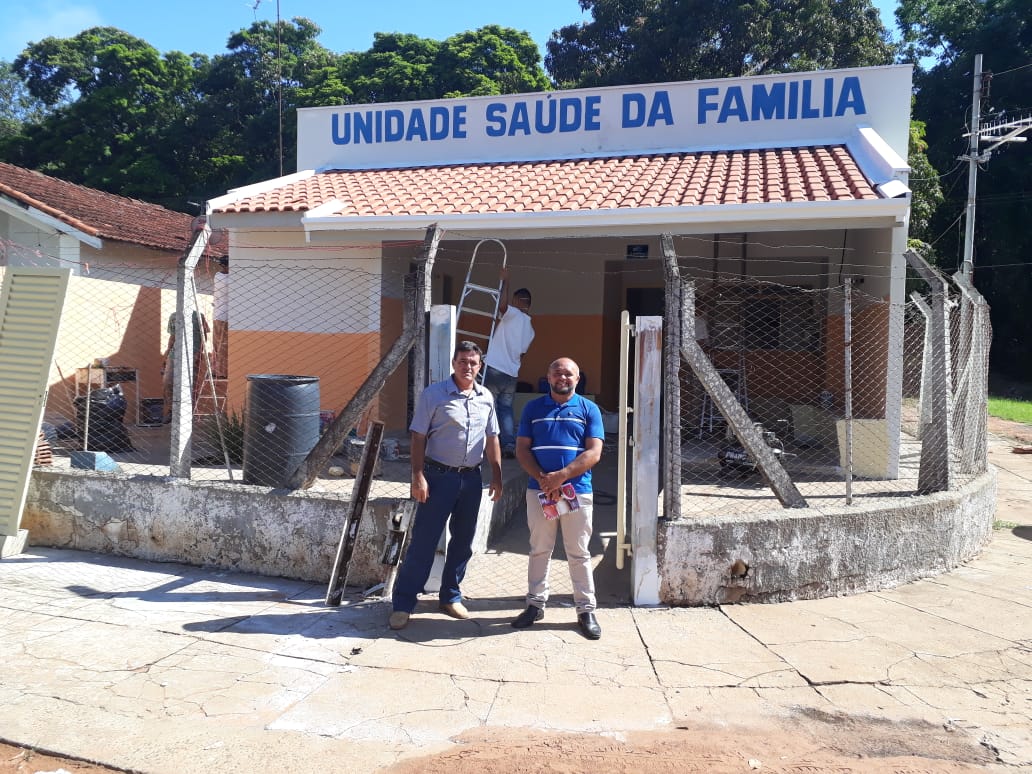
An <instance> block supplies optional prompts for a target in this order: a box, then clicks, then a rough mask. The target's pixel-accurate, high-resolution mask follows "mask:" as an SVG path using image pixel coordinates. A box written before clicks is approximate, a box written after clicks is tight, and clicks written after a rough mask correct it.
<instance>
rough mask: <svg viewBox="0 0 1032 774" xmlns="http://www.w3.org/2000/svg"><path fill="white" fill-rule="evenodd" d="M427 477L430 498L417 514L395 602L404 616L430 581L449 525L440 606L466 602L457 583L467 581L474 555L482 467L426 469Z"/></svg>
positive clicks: (396, 586) (394, 598)
mask: <svg viewBox="0 0 1032 774" xmlns="http://www.w3.org/2000/svg"><path fill="white" fill-rule="evenodd" d="M423 475H425V476H426V483H427V485H428V486H429V488H430V495H429V496H428V497H427V499H426V502H425V503H420V505H419V508H418V509H417V510H416V517H415V520H414V521H415V523H414V524H413V525H412V539H411V541H410V542H409V547H408V551H407V552H406V553H405V561H403V562H402V563H401V570H400V571H399V572H398V578H397V580H396V581H395V584H394V595H393V598H392V602H393V604H394V610H396V611H403V612H406V613H411V612H412V611H413V610H415V609H416V599H417V595H418V594H419V593H420V592H421V591H422V590H423V586H424V585H425V584H426V581H427V578H429V577H430V570H431V569H432V568H433V564H434V554H435V553H436V552H437V544H438V543H439V542H440V540H441V534H442V533H443V532H444V525H445V524H448V533H449V535H450V536H451V539H450V540H449V541H448V552H447V554H446V555H445V559H444V572H443V573H442V575H441V591H440V600H441V602H442V603H450V602H461V601H462V592H460V591H459V583H461V582H462V579H463V577H465V575H466V565H467V564H469V558H470V557H471V556H472V555H473V536H474V534H475V532H476V529H477V514H478V513H479V511H480V495H481V492H482V490H483V483H482V481H481V479H480V469H479V468H477V469H475V470H467V471H466V472H464V473H451V472H442V471H438V470H435V469H433V468H429V467H427V468H425V469H424V471H423ZM449 516H451V520H450V521H449V519H448V517H449Z"/></svg>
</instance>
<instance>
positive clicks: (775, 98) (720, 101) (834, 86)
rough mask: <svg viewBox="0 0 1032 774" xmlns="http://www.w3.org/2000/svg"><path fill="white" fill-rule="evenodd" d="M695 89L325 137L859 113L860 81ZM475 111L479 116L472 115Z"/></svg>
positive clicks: (368, 139) (383, 138) (365, 113)
mask: <svg viewBox="0 0 1032 774" xmlns="http://www.w3.org/2000/svg"><path fill="white" fill-rule="evenodd" d="M711 83H714V85H706V86H702V85H700V87H699V88H697V89H695V90H694V100H693V99H692V98H691V97H690V96H689V97H688V98H687V99H686V98H685V97H684V96H683V93H682V92H678V95H680V98H679V99H675V98H673V97H672V96H671V92H670V91H667V90H665V89H656V90H652V91H647V92H646V91H641V92H633V91H632V92H624V93H614V92H603V93H600V94H583V93H578V94H574V95H570V96H562V95H557V94H544V95H542V96H540V97H535V98H532V99H531V98H524V99H519V100H515V101H506V102H502V101H498V102H487V103H483V102H477V103H475V104H472V105H471V104H469V103H466V102H461V101H455V102H449V103H445V104H437V105H432V106H426V105H413V106H411V107H404V106H401V107H385V108H373V107H369V108H365V109H357V110H350V111H346V112H335V113H334V114H333V115H332V117H331V121H330V132H331V137H332V141H333V143H334V144H335V145H362V144H366V145H373V144H378V143H415V142H434V141H439V140H463V139H467V138H469V137H471V136H474V135H476V134H480V135H482V136H483V137H487V138H497V137H527V136H532V135H549V134H553V133H561V134H569V133H573V132H599V131H602V130H603V129H604V128H606V127H607V126H608V125H613V126H615V127H618V128H619V129H625V130H626V129H638V128H652V127H656V126H678V125H690V124H693V123H694V124H697V125H700V126H701V125H707V124H718V125H719V124H731V123H754V122H763V121H806V120H808V119H815V118H832V117H835V118H837V117H842V116H846V115H855V116H862V115H864V114H866V112H867V108H866V104H865V101H864V94H863V89H862V86H861V83H860V79H859V78H857V77H855V76H848V77H844V78H841V79H839V78H834V77H826V78H805V79H799V80H788V81H779V82H773V83H764V82H759V83H753V84H748V85H742V84H730V85H720V84H719V83H718V82H711ZM474 110H475V111H482V113H480V115H476V114H474V113H473V112H472V111H474Z"/></svg>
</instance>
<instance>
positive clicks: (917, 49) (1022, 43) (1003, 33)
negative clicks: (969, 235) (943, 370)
mask: <svg viewBox="0 0 1032 774" xmlns="http://www.w3.org/2000/svg"><path fill="white" fill-rule="evenodd" d="M896 18H897V21H898V22H899V26H900V30H901V31H902V33H903V40H904V44H905V46H906V48H905V56H906V57H908V58H909V59H910V60H911V61H915V62H918V61H919V60H918V59H917V58H918V57H922V56H933V57H935V60H934V62H933V64H932V65H931V66H930V67H927V69H926V68H924V67H919V68H918V71H917V73H916V75H915V86H916V88H917V102H916V105H915V110H914V112H915V118H916V119H918V120H920V121H923V122H924V123H925V124H926V127H927V133H926V140H927V143H928V153H927V155H928V159H929V161H930V162H931V164H932V165H933V166H934V167H936V168H937V169H939V170H944V171H945V172H946V178H945V180H944V186H945V188H946V189H947V193H946V194H945V197H944V199H943V202H942V204H941V205H940V206H939V207H937V208H936V210H935V212H934V213H933V214H932V215H931V217H930V218H929V228H928V234H929V237H930V239H931V240H932V241H935V246H936V250H937V252H938V253H939V254H940V255H942V256H945V259H944V261H943V264H944V265H943V268H944V269H946V270H948V271H954V270H956V269H957V268H959V266H960V263H961V259H962V254H961V253H962V246H963V232H964V224H963V217H962V216H963V214H964V211H965V206H966V203H967V189H968V186H967V164H966V163H964V162H960V161H958V159H957V157H958V156H961V155H963V154H965V153H966V152H967V144H968V141H967V138H966V137H964V134H965V132H966V131H967V127H966V125H965V124H966V122H967V120H968V118H969V117H970V111H971V93H972V71H973V66H974V58H975V54H978V53H982V54H984V63H983V68H984V70H986V71H987V72H990V73H992V72H995V73H996V75H993V76H991V77H989V78H987V80H986V83H987V85H988V93H987V94H984V95H983V101H982V106H981V113H982V124H983V126H984V125H985V124H986V123H993V122H999V121H1001V120H1005V119H1006V117H1007V116H1010V117H1012V118H1013V117H1015V116H1023V115H1027V110H1028V108H1029V98H1028V95H1029V88H1028V82H1029V81H1028V79H1029V73H1030V70H1029V69H1028V64H1029V62H1032V15H1030V13H1029V3H1028V0H977V2H968V0H901V2H900V5H899V8H898V9H897V11H896ZM1030 151H1032V148H1030V147H1029V146H1028V144H1027V143H1026V144H1024V145H1021V144H1009V145H1004V146H1002V147H1000V148H999V149H997V150H996V151H994V152H993V154H992V157H991V158H990V160H989V161H988V162H987V163H982V164H981V165H980V167H979V172H978V190H977V194H978V198H977V202H976V216H975V230H974V236H975V239H974V266H975V269H974V280H975V285H976V287H977V288H978V289H979V291H980V292H981V293H982V294H983V295H984V296H985V297H986V299H987V300H988V301H989V304H990V307H991V309H992V313H991V314H992V324H993V349H992V354H991V358H990V361H991V363H992V365H993V368H994V369H999V370H1002V371H1004V372H1005V373H1007V374H1009V375H1011V376H1013V377H1016V378H1023V379H1028V378H1030V377H1032V308H1030V300H1032V230H1030V229H1029V228H1028V224H1029V223H1030V222H1032V196H1030V189H1029V180H1032V152H1030Z"/></svg>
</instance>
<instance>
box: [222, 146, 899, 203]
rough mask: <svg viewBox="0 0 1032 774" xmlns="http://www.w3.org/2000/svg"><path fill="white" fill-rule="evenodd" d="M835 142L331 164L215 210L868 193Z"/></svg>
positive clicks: (871, 193) (754, 199)
mask: <svg viewBox="0 0 1032 774" xmlns="http://www.w3.org/2000/svg"><path fill="white" fill-rule="evenodd" d="M877 198H879V196H878V194H877V193H876V192H875V190H874V189H873V187H872V186H871V183H870V182H869V181H868V180H867V179H866V178H865V177H864V175H863V173H862V172H861V171H860V168H859V167H858V166H857V164H856V161H855V160H854V159H853V157H852V156H851V155H850V153H849V151H848V150H847V149H846V148H845V147H844V146H839V145H836V146H821V147H804V148H777V149H770V150H739V151H711V152H703V153H668V154H659V155H650V156H623V157H611V158H585V159H569V160H549V161H514V162H497V163H485V164H452V165H444V166H437V167H416V168H404V169H366V170H331V171H326V172H320V173H317V174H315V175H312V176H310V177H308V178H304V179H301V180H297V181H294V182H292V183H288V184H286V185H284V186H282V187H280V188H277V189H274V190H270V191H265V192H260V193H255V194H253V195H250V196H246V197H242V198H240V199H238V200H236V201H235V202H231V203H229V204H226V205H224V206H223V207H222V208H221V209H220V210H219V212H223V213H244V212H305V211H307V210H310V209H313V208H315V207H318V206H319V205H321V204H323V203H324V202H326V201H329V200H330V199H337V200H339V201H340V202H341V208H340V210H339V211H338V215H340V216H341V217H352V216H370V215H447V214H455V213H473V214H492V213H502V212H514V213H531V212H555V211H565V212H577V211H586V210H606V209H626V208H635V207H687V206H698V205H721V204H744V203H748V204H760V203H777V202H803V201H843V200H847V201H848V200H860V199H877Z"/></svg>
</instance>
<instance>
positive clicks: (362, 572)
mask: <svg viewBox="0 0 1032 774" xmlns="http://www.w3.org/2000/svg"><path fill="white" fill-rule="evenodd" d="M525 489H526V474H524V473H522V472H520V473H519V474H518V475H517V476H515V477H514V478H513V479H511V480H509V481H506V482H505V492H504V494H503V496H502V499H501V500H500V501H499V502H498V503H492V502H491V500H490V498H489V497H488V493H487V490H486V489H485V490H484V495H483V499H482V501H481V506H480V519H479V522H478V525H477V534H476V537H475V539H474V544H473V550H474V551H477V552H480V553H483V552H484V551H486V550H487V543H488V539H489V538H491V537H494V536H495V535H497V534H498V533H499V532H500V531H501V530H502V529H504V527H505V525H506V524H507V523H508V521H509V520H510V519H511V517H512V514H513V512H514V510H515V509H518V508H519V506H520V505H522V502H523V492H524V491H525ZM406 502H407V501H405V500H398V499H385V498H380V499H370V500H369V501H368V502H367V504H366V510H365V513H364V515H363V518H362V520H361V523H360V525H359V533H358V538H357V541H356V544H355V553H354V555H353V557H352V560H351V564H350V567H349V573H348V585H349V586H359V587H368V586H372V585H374V584H377V583H381V582H383V581H385V580H386V578H387V575H388V574H389V571H390V568H389V567H387V566H385V565H382V564H380V556H381V552H382V551H383V547H384V544H385V542H386V539H387V532H388V529H389V526H390V524H391V520H392V518H393V517H394V515H395V514H396V513H398V512H399V511H400V510H401V509H402V507H403V505H404V504H405V503H406ZM347 509H348V502H347V500H343V499H341V498H340V497H339V496H335V495H327V494H321V493H314V492H304V491H301V492H290V493H284V492H283V490H271V489H269V488H268V487H260V486H248V485H246V484H238V483H217V482H211V481H188V480H182V479H176V478H163V477H159V476H125V475H118V474H113V473H112V474H102V473H97V472H95V471H85V470H61V471H57V470H41V469H35V470H33V472H32V476H31V479H30V483H29V492H28V498H27V501H26V504H25V510H24V512H23V515H22V524H21V526H22V528H23V529H27V530H28V531H29V544H30V545H39V546H54V547H57V548H75V549H79V550H82V551H93V552H96V553H106V554H116V555H118V556H131V557H135V558H138V559H146V560H148V561H158V562H182V563H184V564H192V565H203V566H210V567H221V568H224V569H227V570H235V571H238V572H253V573H258V574H261V575H275V576H281V577H284V578H296V579H299V580H306V581H313V582H318V583H326V582H328V580H329V577H330V573H331V572H332V571H333V562H334V559H335V557H336V554H337V546H338V544H339V542H340V536H341V531H342V530H343V528H344V519H345V517H346V515H347Z"/></svg>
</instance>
